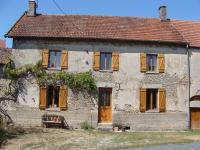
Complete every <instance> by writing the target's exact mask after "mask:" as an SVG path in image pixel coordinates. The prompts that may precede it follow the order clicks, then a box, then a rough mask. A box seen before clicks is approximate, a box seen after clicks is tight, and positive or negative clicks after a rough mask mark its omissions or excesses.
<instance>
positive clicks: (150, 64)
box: [146, 54, 157, 72]
mask: <svg viewBox="0 0 200 150" xmlns="http://www.w3.org/2000/svg"><path fill="white" fill-rule="evenodd" d="M146 64H147V71H149V72H156V71H157V55H155V54H147V59H146Z"/></svg>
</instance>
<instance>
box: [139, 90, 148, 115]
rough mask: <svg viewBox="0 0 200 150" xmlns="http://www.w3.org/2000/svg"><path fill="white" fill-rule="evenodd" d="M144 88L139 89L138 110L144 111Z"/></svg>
mask: <svg viewBox="0 0 200 150" xmlns="http://www.w3.org/2000/svg"><path fill="white" fill-rule="evenodd" d="M146 95H147V94H146V89H145V88H141V89H140V112H145V111H146Z"/></svg>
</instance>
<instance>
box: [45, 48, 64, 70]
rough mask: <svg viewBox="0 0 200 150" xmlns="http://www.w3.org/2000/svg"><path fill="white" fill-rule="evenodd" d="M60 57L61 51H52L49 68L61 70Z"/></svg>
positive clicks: (50, 52)
mask: <svg viewBox="0 0 200 150" xmlns="http://www.w3.org/2000/svg"><path fill="white" fill-rule="evenodd" d="M60 56H61V51H55V50H50V51H49V64H48V68H60V67H61V65H60Z"/></svg>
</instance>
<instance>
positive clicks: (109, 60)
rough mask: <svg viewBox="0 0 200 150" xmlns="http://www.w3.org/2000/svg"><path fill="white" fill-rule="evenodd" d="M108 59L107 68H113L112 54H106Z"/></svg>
mask: <svg viewBox="0 0 200 150" xmlns="http://www.w3.org/2000/svg"><path fill="white" fill-rule="evenodd" d="M106 59H107V66H106V68H107V70H111V54H110V53H109V54H106Z"/></svg>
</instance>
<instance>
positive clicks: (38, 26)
mask: <svg viewBox="0 0 200 150" xmlns="http://www.w3.org/2000/svg"><path fill="white" fill-rule="evenodd" d="M6 36H8V37H13V38H14V37H52V38H84V39H87V38H88V39H114V40H115V39H118V40H138V41H156V42H157V41H159V42H173V43H190V44H191V45H192V46H194V47H200V22H194V21H177V20H170V21H164V22H163V21H161V20H160V19H158V18H137V17H118V16H88V15H37V16H36V17H29V16H27V15H26V13H25V14H24V15H23V16H22V17H21V18H20V19H19V20H18V21H17V23H16V24H15V25H14V26H13V27H12V28H11V29H10V31H9V32H8V33H7V34H6Z"/></svg>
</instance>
